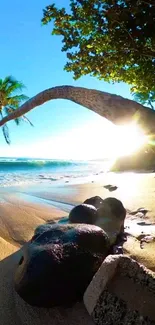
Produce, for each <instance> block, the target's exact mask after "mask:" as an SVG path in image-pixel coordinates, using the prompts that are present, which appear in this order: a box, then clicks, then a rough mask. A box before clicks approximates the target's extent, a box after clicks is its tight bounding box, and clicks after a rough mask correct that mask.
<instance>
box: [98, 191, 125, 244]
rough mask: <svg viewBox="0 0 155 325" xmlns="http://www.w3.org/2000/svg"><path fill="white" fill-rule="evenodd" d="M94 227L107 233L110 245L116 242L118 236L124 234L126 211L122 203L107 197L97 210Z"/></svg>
mask: <svg viewBox="0 0 155 325" xmlns="http://www.w3.org/2000/svg"><path fill="white" fill-rule="evenodd" d="M97 214H98V217H97V219H96V220H97V221H96V223H95V224H96V225H97V226H99V227H101V228H102V229H104V231H105V232H107V234H108V236H109V238H110V240H111V243H114V242H115V241H116V238H117V236H118V235H120V234H121V233H123V232H124V220H125V217H126V209H125V208H124V206H123V204H122V202H121V201H120V200H118V199H116V198H113V197H108V198H106V199H104V200H103V204H102V205H101V207H100V208H99V209H98V210H97Z"/></svg>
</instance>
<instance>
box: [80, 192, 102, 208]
mask: <svg viewBox="0 0 155 325" xmlns="http://www.w3.org/2000/svg"><path fill="white" fill-rule="evenodd" d="M103 202H104V200H103V199H102V198H101V197H100V196H98V195H96V196H92V197H90V198H89V199H87V200H85V201H84V202H83V203H84V204H90V205H93V206H94V207H95V208H96V209H98V208H100V207H101V205H102V203H103Z"/></svg>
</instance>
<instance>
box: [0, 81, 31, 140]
mask: <svg viewBox="0 0 155 325" xmlns="http://www.w3.org/2000/svg"><path fill="white" fill-rule="evenodd" d="M23 88H24V85H23V84H22V83H21V82H19V81H17V80H16V79H14V78H13V77H12V76H7V77H6V78H5V79H4V80H2V79H0V117H1V120H2V119H3V118H4V117H6V116H8V115H9V114H11V113H13V112H14V111H15V110H16V109H18V108H19V107H20V105H21V104H22V102H23V101H26V100H27V99H28V97H27V96H25V95H24V94H20V92H21V91H22V90H23ZM22 120H25V121H27V122H29V123H30V124H31V125H33V124H32V123H31V122H30V120H29V119H28V118H27V117H26V116H25V115H23V116H22V117H17V118H15V119H14V121H15V123H16V124H17V125H19V124H20V122H21V121H22ZM2 132H3V135H4V138H5V141H6V142H7V143H8V144H10V137H9V129H8V126H7V124H4V125H3V126H2Z"/></svg>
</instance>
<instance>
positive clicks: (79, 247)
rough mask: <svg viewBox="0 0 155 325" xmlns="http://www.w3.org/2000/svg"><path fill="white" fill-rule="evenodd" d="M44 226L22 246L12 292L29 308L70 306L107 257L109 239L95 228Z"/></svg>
mask: <svg viewBox="0 0 155 325" xmlns="http://www.w3.org/2000/svg"><path fill="white" fill-rule="evenodd" d="M45 226H46V225H45ZM45 226H44V228H42V229H41V228H40V229H41V232H39V231H37V232H36V234H35V237H34V238H33V239H32V240H31V241H30V242H29V243H28V244H27V245H25V246H24V247H23V256H22V258H21V260H20V261H19V265H18V267H17V270H16V274H15V290H16V292H17V293H18V294H19V295H20V297H21V298H22V299H24V300H25V301H26V302H27V303H29V304H30V305H34V306H38V307H54V306H60V305H62V306H72V305H73V304H74V303H76V302H77V301H80V300H81V299H82V297H83V294H84V292H85V290H86V288H87V286H88V285H89V283H90V281H91V280H92V277H93V276H94V274H95V273H96V271H97V270H98V268H99V267H100V265H101V263H102V261H103V260H104V258H105V257H106V256H107V255H108V253H109V248H110V243H109V239H108V236H107V234H106V233H105V232H104V231H103V230H102V229H101V228H99V227H97V226H94V225H84V224H79V225H73V224H68V225H61V224H55V225H51V227H50V228H49V226H48V228H47V231H46V230H45ZM43 229H44V232H43V233H42V230H43Z"/></svg>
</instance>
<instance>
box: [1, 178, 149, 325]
mask: <svg viewBox="0 0 155 325" xmlns="http://www.w3.org/2000/svg"><path fill="white" fill-rule="evenodd" d="M107 184H111V185H116V186H117V187H118V188H117V189H116V190H115V191H113V192H110V191H109V190H108V189H106V188H105V187H104V186H106V185H107ZM94 195H99V196H101V197H102V198H106V197H110V196H112V197H116V198H118V199H120V200H121V201H122V203H123V204H124V206H125V208H126V209H127V211H128V215H127V222H130V223H131V222H133V225H134V223H136V225H137V221H138V217H137V215H131V212H133V211H134V210H137V209H138V208H140V207H143V208H145V209H147V210H148V213H147V216H146V218H141V217H139V220H140V221H144V222H148V221H150V222H151V223H152V222H155V175H154V174H149V173H143V174H140V173H137V174H136V173H116V174H115V173H107V174H102V175H96V176H95V179H94V180H93V183H92V179H90V181H89V182H87V183H84V182H83V183H81V184H70V183H65V184H62V183H59V184H58V183H57V184H56V182H54V185H53V184H50V183H49V184H46V185H40V186H38V185H37V186H29V185H27V186H18V187H16V188H15V187H12V188H11V187H9V188H0V300H1V307H0V310H1V312H0V314H1V323H2V324H3V325H11V324H12V323H14V324H15V325H25V324H28V325H32V324H33V325H39V324H40V325H42V324H44V323H46V324H47V325H50V324H51V323H52V324H53V325H61V324H65V325H67V324H73V325H79V324H83V325H87V324H89V325H92V322H91V319H90V317H89V316H88V314H87V312H86V310H85V308H84V306H83V304H77V305H76V306H75V307H73V308H71V309H69V310H64V309H57V308H56V309H51V310H47V309H38V308H32V307H31V306H29V305H27V304H26V303H25V302H23V301H22V300H21V299H20V298H19V297H18V296H17V295H16V293H15V292H14V289H13V276H14V270H15V268H16V265H17V263H18V261H19V259H20V256H21V254H22V246H23V244H25V243H26V242H27V241H28V240H30V238H31V237H32V235H33V232H34V229H35V228H36V227H37V226H38V225H40V224H43V223H45V222H47V221H48V220H53V222H57V221H58V220H59V219H60V218H62V217H65V216H67V215H68V212H69V211H70V209H71V208H72V207H73V206H74V205H76V204H80V203H82V202H83V201H84V200H85V199H86V198H88V197H91V196H94ZM139 227H140V228H138V229H137V232H139V231H141V230H142V229H143V230H144V229H145V226H144V225H142V226H139ZM147 229H148V231H150V229H151V226H146V231H147ZM133 230H135V228H134V227H133ZM154 231H155V229H154ZM136 237H137V234H136V235H135V237H134V240H132V241H131V239H130V238H129V240H128V241H127V243H125V250H126V252H127V254H128V255H129V256H131V257H134V258H135V259H138V260H139V261H141V262H142V263H144V264H146V265H147V266H149V267H150V268H152V269H153V267H154V260H155V253H154V252H155V244H154V242H153V243H150V244H146V245H148V246H147V247H148V248H146V247H145V249H143V250H142V249H141V248H140V245H139V241H138V240H137V239H136ZM154 271H155V270H154Z"/></svg>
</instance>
